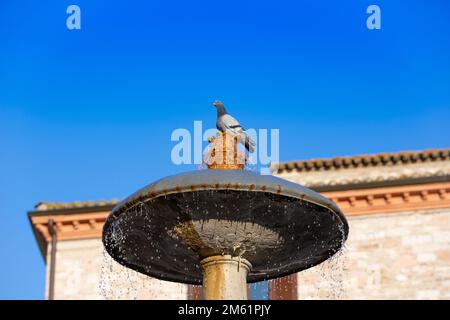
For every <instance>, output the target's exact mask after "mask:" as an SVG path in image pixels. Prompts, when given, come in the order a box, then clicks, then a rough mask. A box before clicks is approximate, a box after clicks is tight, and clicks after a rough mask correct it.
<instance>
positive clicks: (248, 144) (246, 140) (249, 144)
mask: <svg viewBox="0 0 450 320" xmlns="http://www.w3.org/2000/svg"><path fill="white" fill-rule="evenodd" d="M241 139H242V141H243V144H244V146H245V149H247V150H248V152H250V153H253V152H254V151H255V147H256V142H255V141H253V139H252V138H251V137H250V136H249V135H248V133H247V132H244V133H243V134H242V136H241Z"/></svg>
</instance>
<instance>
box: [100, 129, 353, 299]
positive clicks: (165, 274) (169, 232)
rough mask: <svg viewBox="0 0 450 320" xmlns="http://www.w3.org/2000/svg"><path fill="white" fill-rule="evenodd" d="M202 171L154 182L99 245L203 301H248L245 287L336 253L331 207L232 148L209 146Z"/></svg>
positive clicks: (117, 213) (335, 214)
mask: <svg viewBox="0 0 450 320" xmlns="http://www.w3.org/2000/svg"><path fill="white" fill-rule="evenodd" d="M210 142H211V148H210V152H209V156H208V161H207V162H208V169H205V170H198V171H192V172H186V173H182V174H178V175H175V176H170V177H166V178H163V179H161V180H158V181H156V182H154V183H152V184H150V185H148V186H147V187H145V188H143V189H141V190H139V191H137V192H136V193H134V194H133V195H131V196H130V197H128V198H126V199H125V200H124V201H122V202H121V203H120V204H118V205H117V206H116V207H115V208H114V209H113V210H112V211H111V213H110V215H109V216H108V218H107V220H106V222H105V225H104V229H103V244H104V246H105V248H106V250H107V252H108V253H109V254H110V255H111V256H112V257H113V259H115V260H116V261H117V262H119V263H120V264H122V265H124V266H126V267H128V268H131V269H133V270H136V271H138V272H141V273H144V274H146V275H149V276H151V277H154V278H158V279H161V280H167V281H175V282H181V283H186V284H193V285H202V284H203V296H204V298H205V299H247V283H252V282H257V281H263V280H268V279H273V278H278V277H282V276H285V275H289V274H291V273H295V272H299V271H302V270H304V269H307V268H310V267H312V266H315V265H317V264H320V263H321V262H323V261H325V260H326V259H328V258H330V257H331V256H333V255H334V254H335V253H336V252H338V251H339V250H340V249H341V247H342V246H343V244H344V242H345V240H346V239H347V235H348V224H347V221H346V218H345V216H344V215H343V214H342V212H341V211H340V209H339V208H338V207H337V206H336V205H335V204H334V203H333V202H332V201H330V200H329V199H327V198H325V197H323V196H322V195H320V194H319V193H317V192H314V191H312V190H310V189H307V188H305V187H302V186H300V185H298V184H294V183H291V182H288V181H286V180H283V179H280V178H277V177H273V176H264V175H259V174H257V173H255V172H252V171H248V170H244V163H243V162H245V155H242V151H239V150H238V147H237V145H238V143H237V140H236V139H234V138H233V137H231V138H230V137H229V136H228V137H227V134H226V133H224V134H222V133H218V135H217V137H216V138H215V139H211V140H210Z"/></svg>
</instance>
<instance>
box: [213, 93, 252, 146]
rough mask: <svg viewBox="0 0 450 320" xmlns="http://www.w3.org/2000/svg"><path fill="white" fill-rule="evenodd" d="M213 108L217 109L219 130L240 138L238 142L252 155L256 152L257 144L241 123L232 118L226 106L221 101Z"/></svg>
mask: <svg viewBox="0 0 450 320" xmlns="http://www.w3.org/2000/svg"><path fill="white" fill-rule="evenodd" d="M213 106H214V107H216V109H217V124H216V126H217V129H218V130H219V131H220V132H227V133H230V134H231V135H233V136H236V137H237V138H238V141H239V142H240V143H242V144H243V145H244V146H245V148H246V149H247V150H248V151H249V152H250V153H252V152H253V151H255V147H256V143H255V141H253V139H252V138H251V137H250V136H249V135H248V133H247V132H245V129H244V128H242V126H241V125H240V124H239V122H238V121H237V120H236V119H235V118H233V117H232V116H230V115H229V114H228V112H227V110H226V109H225V106H224V105H223V103H222V102H220V101H215V102H214V103H213Z"/></svg>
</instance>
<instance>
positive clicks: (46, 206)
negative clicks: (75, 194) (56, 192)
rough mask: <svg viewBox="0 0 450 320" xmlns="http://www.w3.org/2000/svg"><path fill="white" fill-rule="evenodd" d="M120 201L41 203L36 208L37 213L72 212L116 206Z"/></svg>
mask: <svg viewBox="0 0 450 320" xmlns="http://www.w3.org/2000/svg"><path fill="white" fill-rule="evenodd" d="M119 202H120V201H119V200H117V199H112V200H99V201H73V202H39V203H38V204H37V205H35V206H34V208H35V209H36V211H54V210H55V211H56V210H58V211H59V210H70V209H80V208H83V209H84V208H94V207H110V206H115V205H116V204H118V203H119Z"/></svg>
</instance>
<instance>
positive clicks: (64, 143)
mask: <svg viewBox="0 0 450 320" xmlns="http://www.w3.org/2000/svg"><path fill="white" fill-rule="evenodd" d="M116 2H117V3H116ZM70 4H77V5H79V6H80V8H81V16H82V22H81V23H82V29H81V30H79V31H69V30H68V29H67V28H66V24H65V20H66V17H67V14H66V8H67V6H68V5H70ZM370 4H378V5H379V6H380V7H381V12H382V29H381V30H373V31H371V30H368V29H367V28H366V17H367V15H366V13H365V11H366V8H367V6H368V5H370ZM215 99H221V100H222V101H223V102H224V103H225V105H227V106H228V107H229V111H230V112H232V113H233V114H234V115H235V116H236V117H237V118H239V120H240V121H241V122H242V123H243V124H244V125H245V126H247V127H256V128H279V129H280V139H281V160H294V159H308V158H312V157H328V156H337V155H352V154H361V153H376V152H389V151H393V152H394V151H401V150H420V149H425V148H443V147H450V143H449V142H450V141H449V138H450V126H449V123H450V121H449V120H450V3H449V2H448V1H447V0H422V1H413V0H411V1H400V0H396V1H395V0H390V1H381V0H371V1H364V0H358V1H344V0H339V1H324V0H317V1H298V0H295V1H294V0H293V1H282V0H278V1H263V0H258V1H242V0H241V1H234V0H229V1H221V2H220V3H219V1H211V0H209V1H167V0H164V1H163V0H158V1H144V0H142V1H132V0H129V1H114V2H112V1H103V0H97V1H88V0H72V1H70V2H69V1H66V0H59V1H31V0H29V1H6V0H1V1H0V183H1V184H0V218H1V220H0V221H1V224H0V255H1V257H2V258H1V263H0V298H13V299H15V298H37V299H41V298H43V297H44V283H45V274H44V263H43V259H42V257H41V256H40V253H39V250H38V247H37V244H36V241H35V239H34V237H33V235H32V232H31V229H30V226H29V223H28V220H27V216H26V212H27V211H28V210H30V209H32V208H33V206H34V205H35V204H36V203H37V202H39V201H42V200H46V201H74V200H98V199H109V198H122V197H124V196H126V195H128V194H130V193H131V192H134V191H135V190H136V189H137V188H140V187H142V186H144V185H146V184H147V183H150V182H152V181H153V180H155V179H157V178H160V177H162V176H165V175H169V174H173V173H176V172H180V171H185V170H190V169H192V167H187V166H185V167H176V166H175V165H173V164H172V163H171V161H170V151H171V148H172V146H173V143H172V142H171V141H170V134H171V132H172V130H173V129H175V128H179V127H185V128H192V125H193V124H192V122H193V120H203V121H204V123H205V126H209V127H212V126H214V121H215V119H214V118H215V113H214V109H213V108H212V106H211V103H212V101H214V100H215Z"/></svg>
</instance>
